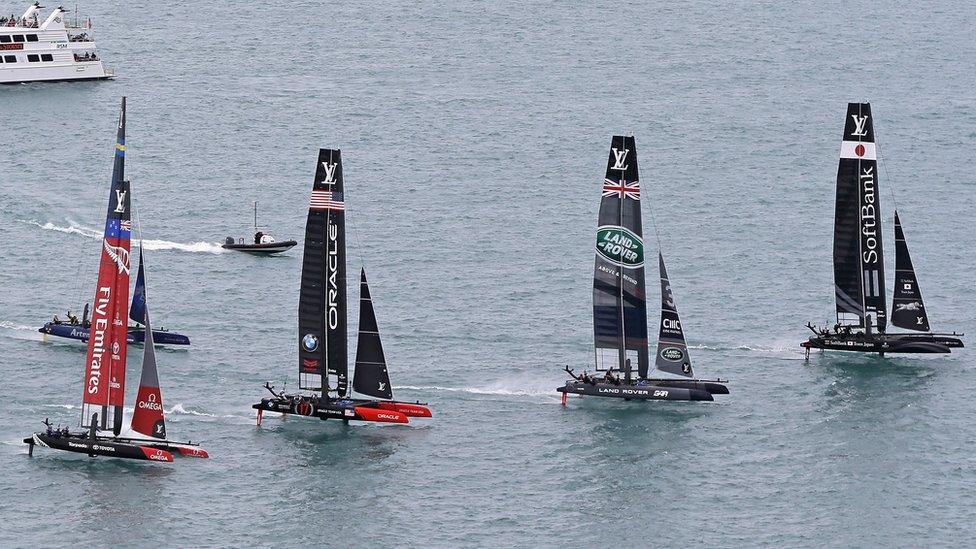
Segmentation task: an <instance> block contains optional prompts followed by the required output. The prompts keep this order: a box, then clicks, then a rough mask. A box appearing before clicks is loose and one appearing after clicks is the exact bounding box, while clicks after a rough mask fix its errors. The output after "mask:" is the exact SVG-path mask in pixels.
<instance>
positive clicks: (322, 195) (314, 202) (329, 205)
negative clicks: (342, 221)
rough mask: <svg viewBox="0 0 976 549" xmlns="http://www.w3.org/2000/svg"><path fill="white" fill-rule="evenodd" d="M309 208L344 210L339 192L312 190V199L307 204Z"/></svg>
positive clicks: (344, 205) (344, 206)
mask: <svg viewBox="0 0 976 549" xmlns="http://www.w3.org/2000/svg"><path fill="white" fill-rule="evenodd" d="M308 208H309V209H310V210H345V209H346V204H345V203H344V202H343V201H342V193H341V192H332V191H315V190H313V191H312V199H311V201H310V202H309V204H308Z"/></svg>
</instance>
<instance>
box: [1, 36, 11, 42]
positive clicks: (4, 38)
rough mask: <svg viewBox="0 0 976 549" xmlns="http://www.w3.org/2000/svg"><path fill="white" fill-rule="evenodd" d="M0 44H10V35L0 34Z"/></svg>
mask: <svg viewBox="0 0 976 549" xmlns="http://www.w3.org/2000/svg"><path fill="white" fill-rule="evenodd" d="M0 42H3V43H4V44H6V43H8V42H10V35H9V34H0Z"/></svg>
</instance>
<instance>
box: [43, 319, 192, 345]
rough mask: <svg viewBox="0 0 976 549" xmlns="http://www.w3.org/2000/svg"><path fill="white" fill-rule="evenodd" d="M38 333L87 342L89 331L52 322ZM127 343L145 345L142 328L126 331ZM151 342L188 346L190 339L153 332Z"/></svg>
mask: <svg viewBox="0 0 976 549" xmlns="http://www.w3.org/2000/svg"><path fill="white" fill-rule="evenodd" d="M37 331H38V332H40V333H42V334H44V335H51V336H55V337H63V338H67V339H74V340H77V341H85V342H87V341H88V334H89V329H88V328H86V327H84V326H80V325H77V324H74V325H72V324H55V323H53V322H48V323H47V324H45V325H44V326H42V327H41V328H38V330H37ZM126 339H127V342H128V343H145V341H146V330H145V329H144V328H135V327H130V328H129V330H128V336H127V337H126ZM153 341H154V342H155V343H156V345H189V344H190V338H189V337H187V336H185V335H183V334H180V333H176V332H170V331H167V330H153Z"/></svg>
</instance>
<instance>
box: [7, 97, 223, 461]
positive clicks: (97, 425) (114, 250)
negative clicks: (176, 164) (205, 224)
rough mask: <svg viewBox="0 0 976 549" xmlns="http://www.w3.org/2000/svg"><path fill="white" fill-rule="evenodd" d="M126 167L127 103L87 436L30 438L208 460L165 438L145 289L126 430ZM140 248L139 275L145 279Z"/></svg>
mask: <svg viewBox="0 0 976 549" xmlns="http://www.w3.org/2000/svg"><path fill="white" fill-rule="evenodd" d="M124 165H125V98H124V97H123V98H122V112H121V114H120V115H119V129H118V139H117V141H116V145H115V165H114V168H113V170H112V185H111V190H110V193H109V206H108V215H107V216H106V221H105V234H104V237H103V240H102V254H101V262H100V264H99V270H98V284H97V286H96V289H95V300H94V303H95V306H94V308H93V310H92V321H91V326H92V330H93V336H92V337H91V338H89V340H88V352H87V355H86V357H85V378H84V381H83V384H84V392H83V395H84V396H83V399H82V414H81V427H82V428H84V429H86V431H83V432H75V433H73V432H71V431H70V430H69V429H67V428H60V427H58V428H55V427H52V425H51V423H50V422H49V421H47V420H45V421H44V424H45V425H46V426H47V429H46V430H45V431H44V432H42V433H34V434H33V435H31V436H30V437H27V438H25V439H24V442H25V443H26V444H27V445H28V446H29V450H28V453H29V454H30V455H33V453H34V446H35V445H41V446H47V447H49V448H54V449H56V450H66V451H68V452H77V453H82V454H88V455H89V456H91V457H95V456H113V457H121V458H129V459H141V460H151V461H173V453H174V452H175V453H177V454H179V455H184V456H190V457H209V456H208V454H207V452H206V451H205V450H203V449H202V448H200V447H199V446H198V445H196V444H193V443H190V442H187V443H176V442H170V441H168V440H166V424H165V419H164V417H163V414H164V412H163V400H162V395H161V393H160V389H159V381H158V376H157V373H156V353H155V349H154V346H153V331H152V328H151V326H150V323H149V308H148V304H147V300H146V294H145V286H143V289H142V297H141V299H140V300H139V303H140V306H139V307H138V308H137V309H136V312H137V313H141V314H140V316H139V317H138V320H139V321H140V322H142V323H144V324H145V326H146V345H145V348H144V349H143V357H142V379H141V380H140V384H139V393H138V395H137V397H136V405H135V409H134V412H133V414H132V423H131V431H132V432H131V433H125V434H124V435H123V431H122V420H123V418H122V403H123V401H124V400H125V364H126V346H127V344H128V335H127V333H126V312H127V311H126V309H127V307H126V306H127V305H128V304H129V253H130V251H131V248H130V236H131V231H132V222H131V209H130V205H131V203H132V195H131V187H130V184H129V181H127V180H125V179H124ZM141 249H142V248H141V246H140V253H139V274H138V278H139V279H141V280H143V281H145V278H146V277H145V270H144V263H143V259H142V252H141Z"/></svg>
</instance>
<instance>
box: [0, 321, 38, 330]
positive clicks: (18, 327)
mask: <svg viewBox="0 0 976 549" xmlns="http://www.w3.org/2000/svg"><path fill="white" fill-rule="evenodd" d="M0 328H6V329H8V330H28V331H31V332H35V331H37V328H35V327H33V326H24V325H23V324H14V323H13V322H8V321H6V320H0Z"/></svg>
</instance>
